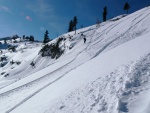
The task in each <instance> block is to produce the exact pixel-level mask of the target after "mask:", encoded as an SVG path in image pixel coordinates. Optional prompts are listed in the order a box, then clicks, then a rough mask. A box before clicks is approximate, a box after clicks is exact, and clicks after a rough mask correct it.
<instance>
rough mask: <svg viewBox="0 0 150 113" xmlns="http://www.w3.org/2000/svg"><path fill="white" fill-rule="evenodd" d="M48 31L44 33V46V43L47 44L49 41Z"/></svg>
mask: <svg viewBox="0 0 150 113" xmlns="http://www.w3.org/2000/svg"><path fill="white" fill-rule="evenodd" d="M48 34H49V33H48V30H46V32H45V34H44V40H43V43H44V44H45V43H48V42H49V41H50V39H49V36H48Z"/></svg>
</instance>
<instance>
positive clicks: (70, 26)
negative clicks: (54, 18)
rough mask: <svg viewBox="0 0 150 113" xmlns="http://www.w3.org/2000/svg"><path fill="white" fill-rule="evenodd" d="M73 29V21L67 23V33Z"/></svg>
mask: <svg viewBox="0 0 150 113" xmlns="http://www.w3.org/2000/svg"><path fill="white" fill-rule="evenodd" d="M73 27H74V25H73V21H72V20H71V21H70V22H69V29H68V32H71V31H73Z"/></svg>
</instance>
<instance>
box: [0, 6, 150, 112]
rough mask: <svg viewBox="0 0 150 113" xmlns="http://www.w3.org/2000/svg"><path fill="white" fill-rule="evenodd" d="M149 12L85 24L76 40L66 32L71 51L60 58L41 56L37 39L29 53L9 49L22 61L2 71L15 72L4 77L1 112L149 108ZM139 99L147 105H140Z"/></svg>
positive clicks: (131, 109)
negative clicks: (32, 65)
mask: <svg viewBox="0 0 150 113" xmlns="http://www.w3.org/2000/svg"><path fill="white" fill-rule="evenodd" d="M149 12H150V7H146V8H143V9H141V10H139V11H137V12H135V13H133V14H131V15H128V16H125V17H124V16H122V17H120V18H119V20H118V19H117V21H116V20H115V19H111V20H109V21H107V22H104V23H101V24H100V27H96V26H95V25H93V26H90V27H87V28H83V29H80V30H78V31H77V34H76V35H74V32H71V33H69V35H71V36H73V37H72V38H71V39H69V38H68V34H64V35H63V36H64V37H66V40H65V41H64V42H62V45H64V44H65V52H64V54H63V55H62V56H61V57H60V58H59V59H57V60H55V59H50V58H49V57H45V58H42V57H41V56H40V55H38V52H39V50H40V49H41V47H40V46H37V45H36V44H35V45H32V46H33V47H31V45H30V44H27V48H26V49H24V52H23V53H21V52H17V53H16V54H13V55H12V54H11V53H9V52H6V54H5V55H7V56H9V57H10V56H11V57H10V59H9V60H10V61H11V60H12V59H14V60H15V59H21V61H22V63H21V64H20V65H19V66H16V65H10V64H9V63H8V64H7V65H6V66H4V67H3V68H1V70H0V71H1V73H2V72H7V73H9V76H8V77H4V76H1V78H0V85H1V89H0V106H1V107H0V110H1V112H2V113H5V112H6V113H9V112H11V113H20V112H21V113H25V112H30V113H106V112H108V113H117V112H118V113H123V112H129V113H133V111H135V109H137V108H139V109H140V110H141V111H144V110H146V111H145V112H147V113H148V107H147V106H149V102H150V99H149V98H148V97H147V98H146V99H145V100H144V99H143V101H142V100H138V99H140V98H143V96H142V95H143V93H144V92H146V94H147V95H148V94H149V93H150V90H149V81H148V80H149V76H150V74H149V72H150V69H149V64H150V62H149V57H150V56H149V54H150V44H149V42H150V38H149V37H150V22H149V20H150V13H149ZM117 18H118V17H117ZM82 33H83V34H84V35H85V36H86V38H87V42H86V44H84V43H83V37H82V36H81V34H82ZM56 40H57V39H55V40H53V41H52V42H50V43H54V42H55V41H56ZM69 48H72V49H69ZM34 51H35V52H34ZM24 56H26V57H24ZM31 61H34V62H35V63H36V67H35V68H32V67H31V66H30V62H31ZM12 67H14V68H13V69H12ZM144 96H145V95H144ZM137 101H139V102H142V103H146V105H147V106H142V107H141V108H140V107H139V105H136V104H137ZM137 106H138V107H137ZM140 110H137V111H136V113H138V112H139V113H140Z"/></svg>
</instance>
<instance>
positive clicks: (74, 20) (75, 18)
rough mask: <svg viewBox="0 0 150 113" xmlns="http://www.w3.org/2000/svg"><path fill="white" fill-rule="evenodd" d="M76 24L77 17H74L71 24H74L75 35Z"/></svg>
mask: <svg viewBox="0 0 150 113" xmlns="http://www.w3.org/2000/svg"><path fill="white" fill-rule="evenodd" d="M77 23H78V19H77V17H76V16H75V17H74V18H73V24H74V30H75V34H76V27H77Z"/></svg>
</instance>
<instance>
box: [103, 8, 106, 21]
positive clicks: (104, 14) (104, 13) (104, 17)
mask: <svg viewBox="0 0 150 113" xmlns="http://www.w3.org/2000/svg"><path fill="white" fill-rule="evenodd" d="M103 10H104V11H103V21H104V22H105V21H106V16H107V7H106V6H105V7H104V9H103Z"/></svg>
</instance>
